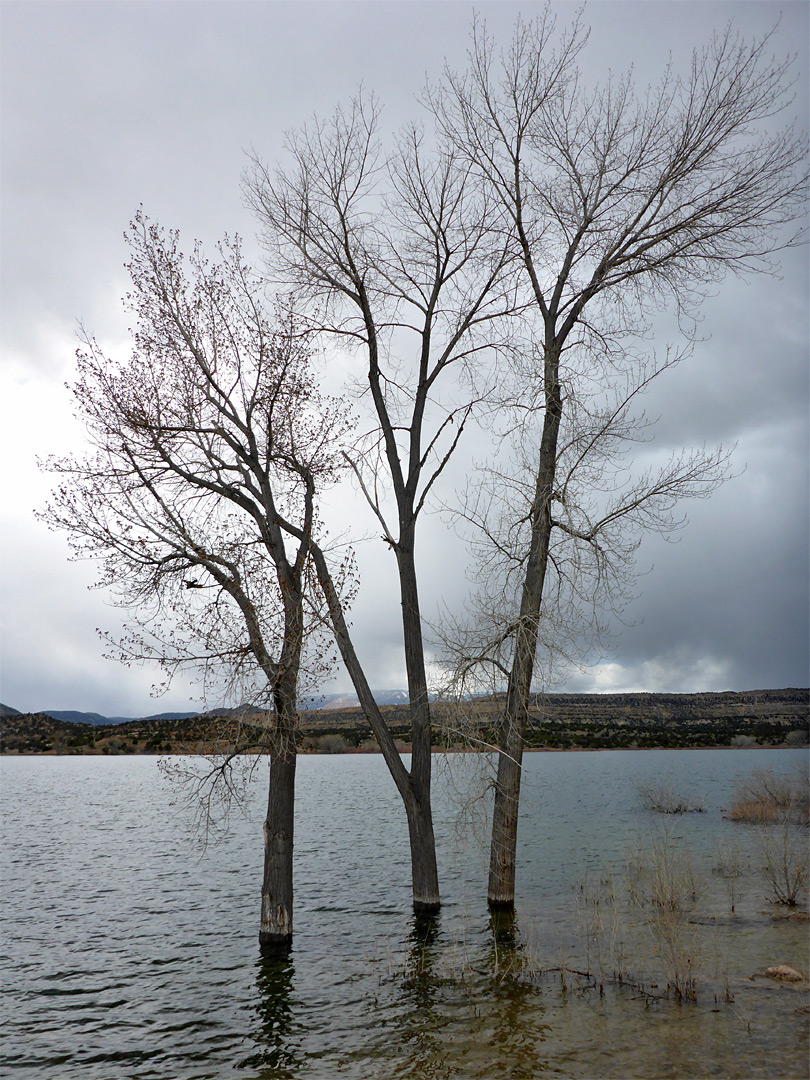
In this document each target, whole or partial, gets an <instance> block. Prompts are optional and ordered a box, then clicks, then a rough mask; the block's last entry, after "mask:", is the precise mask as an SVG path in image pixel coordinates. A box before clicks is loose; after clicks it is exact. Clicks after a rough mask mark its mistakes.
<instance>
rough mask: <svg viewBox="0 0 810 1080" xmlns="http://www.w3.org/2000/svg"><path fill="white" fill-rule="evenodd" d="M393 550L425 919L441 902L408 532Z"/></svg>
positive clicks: (415, 874)
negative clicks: (394, 552) (399, 597)
mask: <svg viewBox="0 0 810 1080" xmlns="http://www.w3.org/2000/svg"><path fill="white" fill-rule="evenodd" d="M403 531H404V530H403ZM396 550H397V562H398V568H399V581H400V595H401V597H402V627H403V632H404V641H405V667H406V670H407V675H408V695H409V698H410V713H411V748H412V755H411V771H410V781H411V782H410V789H411V798H410V799H406V800H405V812H406V814H407V816H408V832H409V835H410V841H411V878H412V882H413V908H414V911H415V912H416V913H417V914H419V915H427V914H431V913H432V912H436V911H438V910H439V907H440V906H441V899H440V897H439V872H438V868H437V865H436V841H435V838H434V835H433V812H432V809H431V799H430V781H431V770H432V767H433V762H432V758H431V751H432V732H431V723H430V702H429V700H428V690H427V676H426V674H425V654H424V646H423V641H422V618H421V615H420V612H419V591H418V586H417V579H416V564H415V562H414V554H413V529H412V527H411V529H410V530H409V531H408V532H407V533H406V539H405V541H404V543H403V541H402V540H400V543H399V544H398V545H397V549H396Z"/></svg>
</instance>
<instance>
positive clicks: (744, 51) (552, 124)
mask: <svg viewBox="0 0 810 1080" xmlns="http://www.w3.org/2000/svg"><path fill="white" fill-rule="evenodd" d="M586 39H587V34H586V33H585V31H584V30H583V28H582V26H581V25H580V23H579V22H578V21H576V20H575V21H574V23H573V24H572V25H571V27H570V28H569V29H568V30H567V32H565V33H564V34H562V35H560V36H559V38H557V39H556V42H557V43H556V46H555V27H554V21H553V19H552V17H551V14H550V9H549V8H548V7H547V8H546V10H545V14H544V15H543V16H541V17H540V19H539V20H538V21H537V22H534V23H530V24H524V23H520V24H519V25H518V27H517V30H516V33H515V36H514V38H513V41H512V42H511V44H510V46H509V47H508V49H506V50H505V51H504V52H503V53H498V52H497V51H496V49H495V47H494V44H493V42H492V41H491V39H490V38H489V37H488V35H487V33H486V30H485V29H484V28H483V27H482V26H481V25H480V24H476V25H475V26H474V28H473V36H472V46H471V50H470V54H469V66H468V68H467V70H466V71H465V72H463V73H460V74H457V73H453V72H450V71H448V72H446V77H445V79H444V82H443V84H442V85H441V86H440V87H438V88H437V89H435V90H432V91H430V92H429V93H428V102H429V104H430V106H431V108H432V109H433V111H434V113H435V115H436V116H437V118H438V120H439V123H440V125H441V126H442V128H443V131H444V133H445V136H446V137H447V138H448V139H450V140H452V142H453V144H454V145H455V146H456V147H457V149H458V152H459V154H461V155H463V156H464V157H465V158H466V160H467V162H468V164H469V167H470V170H471V172H472V174H473V175H474V176H475V177H476V179H477V181H478V183H479V184H480V186H481V189H482V191H483V192H485V193H486V196H487V197H488V198H489V199H492V200H494V201H496V202H497V204H498V206H499V208H500V210H501V213H502V219H501V220H502V227H503V229H504V231H505V233H506V234H507V235H508V238H509V244H510V249H511V251H512V253H513V255H514V257H515V259H516V260H517V261H518V262H519V264H520V266H521V268H522V276H523V285H524V288H525V294H526V299H527V303H528V304H529V305H530V306H531V309H533V311H534V317H535V319H536V320H537V332H536V335H535V341H536V347H535V348H534V349H533V350H532V352H531V355H530V357H529V358H528V359H530V360H531V361H532V364H531V365H530V364H529V363H528V362H527V363H526V365H525V367H524V374H523V386H524V387H525V386H528V389H529V393H528V396H526V395H524V396H523V397H522V398H521V399H520V402H519V404H520V405H521V406H523V407H529V408H531V409H532V410H535V411H536V412H538V413H539V424H538V432H537V435H536V439H535V441H534V442H533V444H532V446H533V449H532V452H531V454H530V455H528V456H529V457H530V459H531V481H530V483H529V486H528V489H526V488H524V493H525V495H526V498H525V499H521V500H519V501H518V503H517V505H515V506H514V508H511V507H507V509H506V515H507V524H506V533H507V534H508V536H509V537H510V542H511V541H515V542H516V546H515V547H514V548H511V549H510V547H509V544H507V545H506V550H504V545H503V543H502V539H503V535H504V534H503V530H502V529H501V530H495V531H493V529H492V528H490V529H489V536H490V539H494V540H495V541H496V542H495V544H494V551H495V552H500V553H501V554H503V555H504V556H505V558H506V560H507V562H508V561H510V560H511V561H512V567H513V569H514V568H516V567H519V571H520V576H519V588H518V590H517V591H518V597H517V599H516V605H515V608H514V609H513V614H512V617H511V618H509V619H506V620H503V619H502V620H501V623H502V625H501V628H500V629H499V631H498V633H497V634H496V635H495V640H494V641H492V642H490V643H489V644H487V643H486V642H481V641H479V642H478V645H477V647H476V648H475V649H472V650H470V659H473V660H474V659H475V658H476V657H478V656H480V658H481V660H482V662H484V663H491V662H492V659H493V656H494V655H495V654H496V653H497V654H498V661H499V663H501V664H502V666H503V668H504V675H505V678H506V683H507V698H506V706H505V711H504V715H503V718H502V724H501V734H500V753H499V760H498V778H497V782H496V786H495V807H494V819H493V826H492V848H491V863H490V876H489V901H490V904H491V905H492V906H493V907H511V906H512V905H513V904H514V875H515V850H516V836H517V812H518V801H519V792H520V764H521V754H522V749H523V744H524V733H525V728H526V722H527V716H528V704H529V697H530V690H531V685H532V678H533V674H534V669H535V660H536V655H537V650H538V645H540V644H542V642H541V635H540V631H541V625H542V623H543V621H544V619H545V617H546V615H548V625H549V626H551V627H552V628H553V626H554V605H555V593H556V590H557V587H558V584H559V582H561V581H564V580H565V579H566V570H565V567H564V565H563V564H562V563H561V562H560V558H559V554H558V548H557V546H556V540H555V538H558V539H561V540H565V541H575V542H576V544H577V550H578V551H579V552H580V554H581V553H583V552H585V553H587V555H588V558H589V559H590V560H591V566H592V567H593V572H594V573H595V574H596V579H595V581H596V584H597V591H596V594H595V595H598V586H599V583H600V582H601V583H603V582H604V580H605V578H604V576H603V575H604V573H605V572H606V571H607V570H608V568H609V562H606V561H605V560H606V553H607V552H608V551H609V549H610V544H609V543H606V541H608V540H609V539H610V537H609V534H610V533H611V531H613V532H614V534H615V529H616V527H617V526H619V525H621V524H624V525H625V526H626V525H628V524H633V526H635V525H638V524H641V525H646V524H648V522H647V521H645V520H643V519H644V518H645V516H646V515H647V514H648V513H649V512H650V511H652V517H651V523H652V524H653V526H654V527H656V528H664V530H666V529H668V528H669V527H670V524H671V522H670V519H669V516H668V515H669V513H670V511H671V509H672V500H673V499H674V498H677V497H678V496H679V495H681V494H684V493H686V494H695V493H696V492H697V491H701V490H704V489H705V486H706V484H707V482H708V484H709V486H710V485H711V483H713V482H714V481H715V480H716V479H718V478H719V474H718V471H717V470H718V468H719V470H720V473H722V466H723V461H722V456H721V457H718V458H715V459H714V461H712V459H711V456H710V457H709V459H708V460H707V459H705V458H701V457H700V456H698V457H697V458H691V457H689V456H687V457H686V458H682V459H677V458H676V459H675V461H674V462H673V463H672V464H671V465H670V466H667V467H665V469H664V470H663V472H662V473H661V475H660V477H659V478H658V479H655V478H654V477H649V478H648V479H647V480H646V481H644V480H642V481H640V482H638V483H637V485H636V486H635V487H634V486H633V481H631V482H630V486H629V487H627V488H626V489H624V490H623V491H622V492H621V493H620V494H619V496H618V502H616V503H613V504H612V503H611V502H610V498H609V497H608V498H607V501H605V499H602V500H601V502H600V500H599V498H598V497H597V498H596V499H595V500H594V499H593V498H591V496H593V495H594V494H595V495H597V496H598V495H599V492H600V488H601V479H602V477H603V473H602V472H601V471H600V470H601V466H600V467H599V468H598V469H597V473H596V475H595V476H594V475H593V474H592V473H589V469H591V466H592V464H593V462H594V460H600V461H602V462H603V463H604V462H605V460H610V458H611V457H612V456H613V455H614V453H615V452H616V446H617V444H616V442H615V440H616V438H617V434H618V437H619V439H620V440H623V439H625V438H626V436H627V434H628V433H627V431H622V430H621V428H622V427H623V426H624V422H625V420H626V418H627V416H628V414H627V410H626V407H625V405H624V404H623V402H630V401H631V400H632V399H633V397H634V396H635V394H636V393H637V392H638V390H639V389H640V388H642V387H643V386H644V385H645V384H646V383H647V382H648V381H649V379H650V377H651V375H652V374H654V372H655V370H657V369H656V366H655V361H654V360H652V361H649V360H644V359H643V352H642V350H641V347H640V344H639V343H640V342H642V341H643V339H644V338H645V337H647V336H648V335H649V329H650V319H651V317H652V315H653V314H654V313H655V312H656V311H661V310H671V311H673V312H674V313H675V314H676V315H677V316H678V318H679V320H680V322H681V326H682V328H683V329H684V330H685V332H687V333H688V332H689V327H690V325H693V324H692V322H691V320H693V319H694V317H695V315H696V312H697V309H698V307H699V305H700V302H701V301H702V299H703V297H704V296H705V293H706V290H707V288H708V287H709V286H710V285H711V284H712V283H714V282H716V281H719V280H720V279H721V278H722V277H723V276H724V275H725V274H726V273H727V272H729V271H731V272H733V273H736V274H745V273H747V272H756V271H759V272H763V271H769V270H772V269H773V268H774V264H773V263H772V262H771V260H770V258H769V256H771V255H772V254H773V253H774V252H776V251H778V250H779V249H782V248H785V247H788V246H791V245H794V244H796V243H798V242H799V240H800V238H801V236H800V233H798V232H796V231H795V228H796V226H795V222H796V221H797V220H798V219H799V218H800V217H801V215H802V214H803V213H804V209H805V205H806V204H805V200H806V192H807V165H806V155H807V146H806V138H805V137H804V136H803V135H801V134H799V133H797V132H795V131H794V130H793V128H792V127H791V126H789V125H787V126H785V127H783V128H782V129H780V130H777V131H774V128H773V118H774V117H775V116H776V115H777V114H779V113H780V112H781V111H782V110H783V109H784V108H785V107H786V105H787V104H788V102H789V91H790V86H791V83H790V62H789V61H785V62H778V61H774V60H773V59H772V58H770V57H769V55H768V53H767V49H768V47H769V37H768V36H766V37H765V38H764V39H762V40H760V41H755V42H752V43H749V42H745V41H742V40H740V39H739V38H737V37H735V36H734V34H733V33H732V31H731V30H728V31H727V32H726V33H725V34H720V35H718V36H716V37H714V38H713V39H712V41H711V42H710V43H709V45H708V46H707V47H706V48H705V49H703V50H702V51H699V52H696V53H695V54H694V56H693V59H692V64H691V68H690V69H689V71H688V72H686V73H685V75H684V76H683V77H682V78H677V77H676V76H675V75H674V74H673V73H672V72H671V71H670V70H667V71H666V72H665V74H664V76H663V78H662V80H661V82H660V84H659V85H658V86H657V87H656V88H651V89H648V90H647V91H646V92H644V93H642V94H638V93H637V92H636V90H635V88H634V86H633V83H632V79H631V77H630V76H626V77H623V78H621V79H616V78H614V77H612V76H611V77H609V78H608V80H607V82H606V83H604V84H603V85H601V86H597V87H596V88H595V89H592V90H589V89H587V88H586V86H585V85H584V83H583V81H582V79H581V78H580V76H579V73H578V70H577V57H578V55H579V53H580V51H581V49H582V48H583V47H584V45H585V42H586ZM528 311H529V308H527V309H526V313H527V317H528ZM628 342H632V345H633V347H632V348H629V347H628ZM636 355H637V356H639V357H642V361H641V363H640V364H637V362H636ZM650 364H651V365H652V367H650V366H649V365H650ZM645 365H647V366H645ZM664 366H666V365H664ZM531 367H533V369H534V375H533V377H532V376H531V375H530V374H527V370H528V369H530V368H531ZM634 368H636V371H635V373H634V371H633V369H634ZM617 379H618V381H619V384H620V387H621V388H623V390H624V392H623V393H622V392H621V390H620V392H619V393H618V394H617V396H616V400H615V403H614V405H613V406H610V405H608V406H607V407H605V406H602V407H601V409H597V410H595V411H594V410H593V409H592V408H590V406H589V403H591V402H593V400H594V399H593V397H589V395H591V394H592V393H593V389H594V386H595V385H598V384H599V383H600V382H601V381H604V382H605V383H606V384H607V385H611V384H614V383H615V382H616V380H617ZM583 394H584V398H583ZM608 396H609V395H608ZM615 408H618V412H615V413H613V411H612V410H613V409H615ZM600 414H601V416H602V417H603V419H604V422H603V419H600ZM617 420H618V422H619V431H618V432H617V430H616V421H617ZM572 463H573V468H572ZM573 477H577V478H578V481H579V482H580V483H582V482H584V489H585V490H584V494H585V501H584V502H583V501H578V500H575V498H574V495H575V492H574V490H573V486H572V478H573ZM521 483H523V481H521ZM589 489H590V495H589ZM502 510H503V508H502ZM662 514H663V517H662V516H661V515H662ZM473 516H476V515H475V514H474V515H473ZM639 518H641V519H642V520H639ZM498 531H499V535H500V540H499V539H498V538H497V537H496V535H495V533H496V532H498ZM620 548H623V549H624V550H625V552H627V550H628V549H627V547H626V543H625V541H623V540H622V541H620ZM565 550H570V545H568V544H566V545H565ZM614 550H615V549H614ZM491 557H492V555H491V554H490V558H491ZM581 565H582V564H581V563H580V564H579V567H581ZM579 567H578V569H577V579H578V585H577V589H579V590H581V588H582V585H583V577H582V574H581V572H580V568H579ZM586 577H587V576H586ZM552 579H553V581H554V587H553V588H552V587H551V584H552ZM580 595H581V592H580ZM552 634H553V630H552Z"/></svg>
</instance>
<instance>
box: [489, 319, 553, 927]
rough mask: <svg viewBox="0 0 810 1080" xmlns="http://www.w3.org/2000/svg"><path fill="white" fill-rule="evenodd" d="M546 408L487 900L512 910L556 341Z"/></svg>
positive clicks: (547, 530) (544, 559) (548, 487)
mask: <svg viewBox="0 0 810 1080" xmlns="http://www.w3.org/2000/svg"><path fill="white" fill-rule="evenodd" d="M544 379H545V399H546V412H545V419H544V421H543V434H542V438H541V441H540V453H539V457H538V465H537V478H536V481H535V492H534V503H533V506H532V513H531V538H530V543H529V552H528V558H527V561H526V576H525V578H524V581H523V589H522V593H521V599H520V619H519V621H518V627H517V631H516V635H515V651H514V656H513V658H512V670H511V672H510V674H509V689H508V691H507V695H506V708H505V710H504V716H503V722H502V728H501V741H500V746H499V750H498V778H497V782H496V785H495V802H494V806H493V810H492V841H491V846H490V860H489V886H488V889H487V899H488V902H489V906H490V907H491V908H492V909H494V910H500V911H510V910H512V909H513V908H514V906H515V860H516V857H517V828H518V810H519V807H520V777H521V772H522V765H523V747H524V744H525V736H526V724H527V720H528V710H529V694H530V692H531V683H532V675H533V672H534V657H535V653H536V651H537V636H538V630H539V625H540V622H539V618H540V606H541V604H542V600H543V586H544V584H545V579H546V567H547V565H548V551H549V543H550V539H551V498H552V494H553V491H554V480H555V476H556V471H557V439H558V436H559V431H560V419H561V416H562V399H561V396H560V384H559V347H558V345H557V344H556V343H555V342H554V341H553V340H552V341H551V342H550V344H549V345H547V347H546V356H545V363H544Z"/></svg>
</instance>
